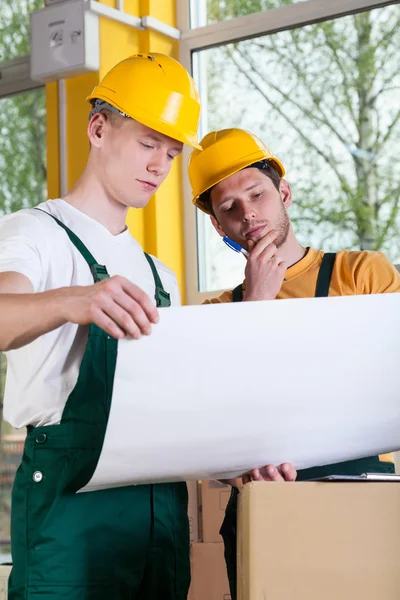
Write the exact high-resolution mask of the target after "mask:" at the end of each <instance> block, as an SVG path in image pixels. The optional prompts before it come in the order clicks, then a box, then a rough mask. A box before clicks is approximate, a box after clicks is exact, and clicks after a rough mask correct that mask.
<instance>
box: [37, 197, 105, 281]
mask: <svg viewBox="0 0 400 600" xmlns="http://www.w3.org/2000/svg"><path fill="white" fill-rule="evenodd" d="M35 210H39V211H40V212H42V213H44V214H45V215H49V217H51V218H52V219H54V221H55V222H56V223H57V224H58V225H59V226H60V227H62V228H63V229H64V231H65V232H66V234H67V235H68V237H69V239H70V240H71V242H72V243H73V245H74V246H75V248H76V249H77V250H78V252H80V253H81V254H82V256H83V258H84V259H85V261H86V262H87V264H88V265H89V267H90V271H91V273H92V275H93V280H94V282H95V283H97V282H98V281H101V280H102V279H107V277H110V276H109V274H108V272H107V268H106V266H105V265H100V264H99V263H98V262H97V260H96V259H95V257H94V256H93V254H92V253H91V252H89V250H88V249H87V248H86V246H85V244H84V243H83V242H82V241H81V240H80V239H79V238H78V236H77V235H75V233H74V232H73V231H71V229H69V228H68V227H67V226H66V225H64V223H62V222H61V221H60V220H59V219H57V217H54V216H53V215H51V214H50V213H48V212H46V211H45V210H42V209H41V208H35Z"/></svg>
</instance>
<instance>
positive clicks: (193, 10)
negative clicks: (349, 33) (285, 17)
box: [190, 0, 330, 29]
mask: <svg viewBox="0 0 400 600" xmlns="http://www.w3.org/2000/svg"><path fill="white" fill-rule="evenodd" d="M304 1H305V0H191V2H190V26H191V27H192V28H193V29H194V28H196V27H203V26H204V25H211V24H212V23H220V22H221V21H226V20H227V19H234V18H235V17H243V16H245V15H251V14H253V13H257V12H263V11H264V10H268V9H270V8H280V7H281V6H288V5H289V4H297V3H298V2H304ZM325 2H330V0H325Z"/></svg>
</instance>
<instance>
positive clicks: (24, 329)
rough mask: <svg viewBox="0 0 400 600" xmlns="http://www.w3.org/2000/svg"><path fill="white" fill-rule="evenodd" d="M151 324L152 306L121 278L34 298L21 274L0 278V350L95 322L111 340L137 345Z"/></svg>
mask: <svg viewBox="0 0 400 600" xmlns="http://www.w3.org/2000/svg"><path fill="white" fill-rule="evenodd" d="M157 321H158V310H157V308H156V307H155V306H154V303H153V301H152V300H151V299H150V298H149V296H148V295H147V294H146V293H145V292H144V291H143V290H141V289H140V288H138V287H137V286H136V285H135V284H133V283H132V282H130V281H129V280H128V279H125V278H124V277H120V276H115V277H110V278H108V279H103V281H100V282H99V283H94V284H92V285H88V286H74V287H65V288H58V289H55V290H48V291H47V292H39V293H36V294H35V293H33V286H32V283H31V281H30V280H29V279H28V277H26V276H25V275H22V274H21V273H16V272H12V271H10V272H5V273H0V351H8V350H16V349H17V348H21V347H22V346H25V345H26V344H29V343H31V342H33V341H34V340H35V339H36V338H38V337H40V336H42V335H44V334H46V333H49V332H50V331H53V330H55V329H58V327H61V326H62V325H65V323H77V324H78V325H90V324H91V323H95V324H96V325H98V326H99V327H101V328H102V329H104V330H105V331H106V332H107V333H108V334H109V335H111V336H112V337H115V338H117V339H120V338H123V337H132V338H133V339H136V340H137V339H139V338H140V337H141V336H142V335H148V334H149V333H151V325H152V323H157Z"/></svg>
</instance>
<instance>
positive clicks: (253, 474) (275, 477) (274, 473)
mask: <svg viewBox="0 0 400 600" xmlns="http://www.w3.org/2000/svg"><path fill="white" fill-rule="evenodd" d="M296 477H297V471H296V469H295V468H294V466H293V465H292V464H290V463H283V464H282V465H280V466H279V467H275V466H274V465H267V466H266V467H263V468H262V469H252V470H251V471H249V472H248V473H246V474H245V475H243V478H242V479H243V483H249V482H250V481H280V482H282V481H296Z"/></svg>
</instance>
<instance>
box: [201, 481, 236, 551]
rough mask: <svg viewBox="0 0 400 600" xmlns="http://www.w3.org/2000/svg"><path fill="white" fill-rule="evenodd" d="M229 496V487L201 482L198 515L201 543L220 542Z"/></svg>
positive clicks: (216, 483)
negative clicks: (220, 531) (220, 532)
mask: <svg viewBox="0 0 400 600" xmlns="http://www.w3.org/2000/svg"><path fill="white" fill-rule="evenodd" d="M230 495H231V487H230V486H229V485H225V484H223V483H220V482H219V481H215V480H203V481H202V482H201V484H200V494H199V514H200V536H201V537H200V539H202V540H203V542H206V543H210V542H222V537H221V536H220V535H219V530H220V529H221V525H222V521H223V520H224V516H225V508H226V505H227V504H228V500H229V496H230Z"/></svg>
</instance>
